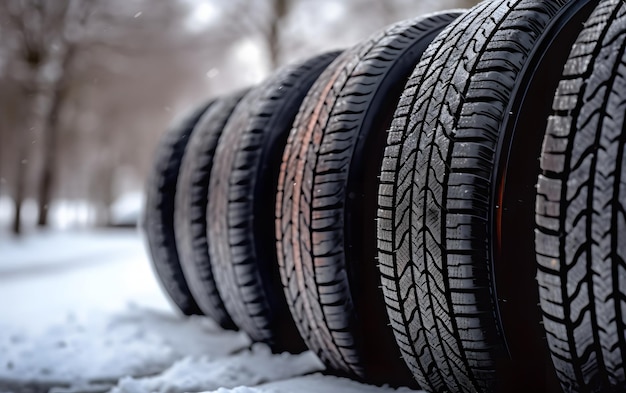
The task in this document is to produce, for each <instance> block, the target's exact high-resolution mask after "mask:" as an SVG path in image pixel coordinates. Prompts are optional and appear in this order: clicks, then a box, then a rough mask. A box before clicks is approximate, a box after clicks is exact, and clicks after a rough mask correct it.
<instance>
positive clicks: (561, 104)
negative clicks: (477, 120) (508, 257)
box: [535, 0, 626, 392]
mask: <svg viewBox="0 0 626 393" xmlns="http://www.w3.org/2000/svg"><path fill="white" fill-rule="evenodd" d="M553 109H554V112H553V114H552V116H551V117H550V120H549V123H548V127H547V128H546V132H545V139H544V143H543V148H542V156H541V169H542V173H541V175H540V176H539V179H538V186H537V201H536V223H537V229H536V240H535V241H536V253H537V268H538V270H537V278H538V281H539V286H540V299H541V308H542V310H543V319H544V326H545V329H546V331H547V338H548V344H549V347H550V351H551V353H552V359H553V362H554V365H555V368H556V370H557V373H558V376H559V379H560V380H561V384H562V387H563V390H564V391H566V392H624V391H626V365H625V360H626V161H625V156H624V152H625V147H626V146H625V145H626V128H625V125H626V123H625V121H624V120H625V119H624V116H625V113H626V5H625V4H624V2H623V1H618V0H603V1H600V2H599V4H598V6H597V8H596V10H595V11H594V13H593V14H592V16H591V17H590V18H589V20H588V21H587V22H586V23H585V29H584V30H583V32H582V33H581V34H580V36H579V38H578V41H577V42H576V45H575V46H574V47H573V49H572V51H571V54H570V58H569V60H568V62H567V64H566V65H565V68H564V71H563V77H562V80H561V82H560V84H559V88H558V91H557V94H556V96H555V98H554V106H553Z"/></svg>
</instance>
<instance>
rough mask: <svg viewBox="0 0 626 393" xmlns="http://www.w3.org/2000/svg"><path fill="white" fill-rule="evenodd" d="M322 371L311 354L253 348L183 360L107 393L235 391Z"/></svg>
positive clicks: (131, 379) (123, 382) (261, 347)
mask: <svg viewBox="0 0 626 393" xmlns="http://www.w3.org/2000/svg"><path fill="white" fill-rule="evenodd" d="M322 369H323V365H322V364H321V363H320V361H319V360H318V359H317V357H316V356H315V355H313V354H312V353H311V352H305V353H302V354H300V355H290V354H286V353H285V354H280V355H272V353H271V352H270V350H269V348H267V347H266V346H264V345H260V344H257V345H254V346H253V347H252V349H251V350H250V351H245V352H242V353H239V354H237V355H234V356H229V357H225V358H221V359H214V358H211V357H209V356H202V357H199V358H195V357H192V358H185V359H183V360H181V361H178V362H177V363H175V364H174V365H173V366H172V367H171V368H170V369H168V370H167V371H165V372H163V373H162V374H160V375H158V376H155V377H148V378H141V379H136V378H124V379H122V380H120V382H119V384H118V386H117V387H116V388H115V389H113V390H112V391H111V393H152V392H158V393H183V392H199V391H202V390H209V389H219V388H223V387H230V388H237V387H239V386H242V385H258V384H260V383H263V382H267V381H276V380H283V379H286V378H290V377H294V376H298V375H301V374H305V373H310V372H316V371H320V370H322Z"/></svg>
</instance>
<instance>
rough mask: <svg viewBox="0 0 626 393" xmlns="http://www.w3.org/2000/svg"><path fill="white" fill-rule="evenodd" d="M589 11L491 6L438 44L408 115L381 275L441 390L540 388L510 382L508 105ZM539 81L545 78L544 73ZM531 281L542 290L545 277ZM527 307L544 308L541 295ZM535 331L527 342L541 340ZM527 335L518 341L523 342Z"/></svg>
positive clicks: (402, 125) (391, 150)
mask: <svg viewBox="0 0 626 393" xmlns="http://www.w3.org/2000/svg"><path fill="white" fill-rule="evenodd" d="M585 3H588V2H587V1H573V2H567V1H564V0H552V1H539V0H517V1H505V0H494V1H485V2H483V3H481V4H479V5H478V6H476V7H474V8H473V9H471V10H470V11H469V12H468V13H466V14H465V15H464V16H463V17H462V18H459V19H458V20H457V21H456V22H454V23H453V24H452V25H451V26H450V27H449V28H448V29H447V30H446V31H444V32H443V33H442V34H441V35H439V37H438V38H437V39H436V40H435V42H433V44H432V45H431V46H430V47H429V48H428V50H427V52H426V53H425V55H424V57H423V59H422V60H421V62H420V63H419V64H418V66H417V67H416V69H415V72H414V73H413V75H412V76H411V78H410V80H409V82H408V84H407V86H406V90H405V93H404V95H403V97H402V99H401V101H400V105H399V106H398V108H397V110H396V114H395V116H394V120H393V123H392V127H391V130H390V132H389V137H388V141H387V144H388V146H387V148H386V149H385V155H384V161H383V166H382V171H381V185H380V188H379V214H378V238H379V243H378V246H379V257H380V271H381V274H382V277H383V290H384V293H385V299H386V301H387V309H388V312H389V314H390V319H391V324H392V327H393V329H394V332H395V334H396V338H397V341H398V343H399V345H400V346H401V348H402V352H403V356H404V357H405V359H406V360H407V363H408V364H409V365H410V366H411V369H412V371H413V373H414V374H415V376H416V378H417V379H418V380H419V381H420V382H421V383H422V385H423V387H424V388H426V389H429V390H430V391H434V392H443V391H452V392H468V393H469V392H477V391H478V392H494V391H512V390H516V389H520V387H521V386H524V384H527V383H528V384H530V383H534V382H535V381H527V380H525V379H519V378H518V379H517V380H514V382H515V384H513V385H511V384H510V383H511V380H507V378H508V376H507V373H513V374H515V373H516V372H520V371H521V372H522V373H523V372H524V369H525V367H519V368H521V369H522V370H514V371H511V370H512V369H513V368H514V367H511V363H510V362H511V357H510V355H511V353H510V352H509V349H510V348H509V347H508V346H507V341H506V339H507V337H506V336H505V334H506V332H507V329H508V328H511V325H510V324H508V325H506V324H505V325H504V327H505V328H506V329H503V324H502V320H501V314H500V313H499V302H498V299H499V298H498V297H497V296H498V295H497V291H496V285H495V283H496V276H495V275H494V253H493V250H494V249H496V247H497V245H495V244H494V241H493V240H494V239H495V238H496V236H497V233H494V230H493V228H492V222H493V220H494V211H496V210H497V209H498V208H499V206H497V204H498V202H497V201H498V200H497V198H495V195H496V194H497V192H498V190H497V189H495V188H494V184H495V179H496V174H497V170H498V167H499V148H500V147H499V146H500V142H501V139H502V137H503V135H504V130H505V127H507V126H508V123H507V124H505V119H506V118H507V116H509V115H511V116H512V115H514V113H512V112H510V111H509V109H508V108H510V107H511V105H513V104H514V103H515V102H516V99H517V97H518V93H519V90H520V89H523V88H524V86H523V85H524V82H525V81H526V79H525V78H526V77H528V72H527V71H528V70H529V69H530V68H532V67H531V66H532V65H534V62H535V61H536V60H537V59H536V58H540V57H541V56H543V55H544V54H545V53H544V52H542V51H541V50H542V49H543V48H539V47H538V46H539V44H542V45H543V44H544V42H545V41H547V38H546V37H547V35H549V34H548V33H552V30H551V29H552V28H555V29H565V28H568V27H570V26H573V25H574V24H573V23H571V20H572V18H574V16H576V15H578V13H577V11H578V9H579V8H580V7H581V6H582V5H583V4H585ZM557 22H558V23H557ZM579 25H580V28H582V24H579ZM574 37H575V35H574ZM573 39H575V38H572V41H573ZM552 49H554V48H552ZM561 64H562V63H561ZM551 66H553V65H552V64H551ZM534 76H535V77H537V79H541V76H542V75H541V71H539V72H538V75H534ZM543 94H544V95H545V91H544V92H543ZM549 94H551V93H550V92H549ZM536 101H539V102H543V100H541V99H540V98H537V97H536ZM531 116H532V114H531ZM534 159H535V161H536V156H535V158H534ZM514 180H515V179H513V181H514ZM529 188H531V189H532V182H531V183H530V184H529ZM530 227H531V225H529V226H528V227H527V228H526V229H528V230H529V231H530V229H529V228H530ZM529 248H530V247H529ZM505 265H506V264H505ZM526 265H528V262H527V261H526ZM506 267H507V268H508V265H507V266H506ZM499 268H501V267H499V266H495V269H496V272H497V270H498V269H499ZM524 278H526V277H524ZM523 282H524V284H528V286H529V287H530V288H536V284H535V282H534V277H530V278H528V281H523ZM511 285H512V286H513V287H515V288H518V286H516V285H518V284H516V283H515V282H513V283H511ZM526 291H528V289H526ZM524 293H526V292H524ZM505 300H506V299H505ZM526 301H527V302H530V303H529V306H530V308H532V307H533V306H534V307H535V308H536V306H535V305H533V303H532V297H530V298H528V299H526ZM535 304H536V302H535ZM524 310H526V308H525V309H524ZM531 312H532V310H531ZM536 314H537V321H536V325H537V327H538V326H539V313H538V312H536ZM528 319H529V320H530V322H532V321H533V320H532V317H531V316H529V317H528ZM531 325H532V324H531ZM524 326H526V325H524ZM531 330H532V332H530V333H527V334H529V335H534V334H535V332H537V331H538V332H540V329H538V328H533V329H531ZM522 334H524V332H522ZM537 334H539V333H537ZM523 339H524V337H522V336H520V337H515V338H513V340H514V342H515V344H518V343H519V342H520V341H522V340H523ZM527 341H528V343H529V344H531V345H529V347H532V349H533V350H534V349H536V348H538V349H537V352H536V353H537V357H536V358H534V359H530V360H529V361H534V362H535V363H537V364H539V365H541V364H542V363H541V362H542V359H543V357H545V352H546V350H545V346H544V345H543V344H542V343H541V342H540V341H541V338H537V337H533V338H532V339H527ZM535 341H539V343H538V344H537V343H535ZM539 347H540V348H539ZM521 357H522V358H524V356H521ZM518 360H519V359H518ZM524 360H526V359H524ZM524 366H528V367H529V369H531V370H533V371H534V370H538V373H539V374H544V373H545V372H546V371H545V370H542V369H541V368H538V367H536V366H535V365H533V364H531V363H527V364H524ZM528 374H529V378H528V379H534V378H536V377H537V376H535V375H530V374H531V373H528ZM520 375H521V374H520ZM538 383H540V384H542V383H543V381H539V382H538ZM531 390H532V389H531Z"/></svg>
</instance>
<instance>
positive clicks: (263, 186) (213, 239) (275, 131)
mask: <svg viewBox="0 0 626 393" xmlns="http://www.w3.org/2000/svg"><path fill="white" fill-rule="evenodd" d="M336 56H337V53H329V54H324V55H321V56H318V57H315V58H314V59H312V60H309V61H307V62H305V63H303V64H301V65H299V66H290V67H287V68H285V69H283V70H282V71H280V72H279V73H277V74H276V75H275V76H273V77H272V78H271V79H269V80H268V81H267V82H265V83H264V84H263V85H261V86H260V87H258V88H257V89H255V90H253V91H252V92H251V94H248V95H247V96H246V97H245V98H244V99H243V100H242V101H241V103H240V104H239V105H238V106H237V108H236V110H235V112H234V113H233V114H232V116H231V118H230V120H229V121H228V123H227V125H226V128H225V130H224V137H223V138H222V140H221V141H220V143H219V145H218V147H217V150H216V152H215V158H214V165H213V173H212V176H211V181H210V188H209V204H208V210H207V219H208V236H209V239H210V242H209V253H210V257H211V260H212V261H213V263H214V266H215V267H216V270H215V275H216V278H217V280H216V283H217V288H218V290H219V293H220V295H221V296H222V299H223V300H224V304H225V306H226V309H227V310H228V312H229V314H230V315H231V317H232V318H233V320H234V321H235V323H236V324H237V325H238V326H239V328H240V329H241V330H243V331H244V332H246V333H247V334H248V335H249V336H250V337H251V339H252V340H253V341H257V342H264V343H267V344H268V345H269V346H270V348H271V349H272V351H273V352H284V351H287V352H293V353H296V352H301V351H303V350H305V349H306V346H305V345H304V342H303V341H302V338H301V337H300V335H299V334H298V331H297V329H296V327H295V325H294V322H293V319H292V317H291V315H290V313H289V309H288V307H287V304H286V301H285V297H284V294H283V290H282V285H281V281H280V273H279V272H278V265H277V262H276V249H275V242H276V239H275V238H274V201H275V193H276V183H277V181H278V172H279V169H280V157H281V156H282V151H283V148H284V146H285V143H286V140H287V135H288V133H289V130H290V129H291V125H292V123H293V119H294V118H295V116H296V113H297V111H298V108H299V106H300V103H301V101H302V100H303V99H304V96H305V94H306V92H307V91H308V90H309V87H310V86H311V85H312V84H313V82H314V81H315V79H317V77H318V76H319V74H320V73H321V72H322V71H323V70H324V68H326V66H327V65H328V64H329V63H330V62H331V61H332V60H333V59H334V58H335V57H336Z"/></svg>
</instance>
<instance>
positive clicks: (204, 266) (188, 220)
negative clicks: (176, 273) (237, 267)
mask: <svg viewBox="0 0 626 393" xmlns="http://www.w3.org/2000/svg"><path fill="white" fill-rule="evenodd" d="M246 92H247V91H246ZM246 92H237V93H234V94H232V95H230V96H226V97H221V98H219V99H217V100H216V101H215V102H214V103H213V105H212V106H211V107H210V108H209V109H208V110H207V111H206V112H205V113H204V114H203V116H202V118H201V119H200V121H199V122H198V124H197V125H196V127H195V129H194V132H193V134H192V135H191V137H190V139H189V143H188V145H187V149H186V151H185V154H184V156H183V160H182V164H181V168H180V174H179V176H178V183H177V187H176V198H175V209H174V227H175V231H174V233H175V236H176V245H177V248H178V255H179V259H180V264H181V266H182V269H183V273H184V275H185V279H186V281H187V283H188V285H189V290H190V291H191V294H192V295H193V297H194V299H195V300H196V302H197V303H198V306H199V307H200V309H201V310H202V312H203V313H204V314H205V315H207V316H209V317H211V318H212V319H213V320H214V321H215V322H217V323H218V324H219V325H220V326H221V327H222V328H224V329H237V327H236V325H235V323H234V322H233V321H232V319H231V317H230V315H228V311H227V310H226V307H225V306H224V302H223V300H222V298H221V297H220V295H219V292H218V290H217V286H216V284H215V275H214V274H213V267H212V264H211V259H210V257H209V241H210V239H209V238H208V237H207V204H208V190H209V182H210V180H211V173H212V172H211V168H212V167H213V157H214V155H215V149H216V148H217V145H218V143H219V140H220V138H221V136H222V131H223V130H224V127H225V126H226V122H227V121H228V119H229V118H230V116H231V114H232V112H233V110H234V109H235V106H236V105H237V104H238V103H239V101H241V99H242V97H243V96H244V94H245V93H246Z"/></svg>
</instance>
